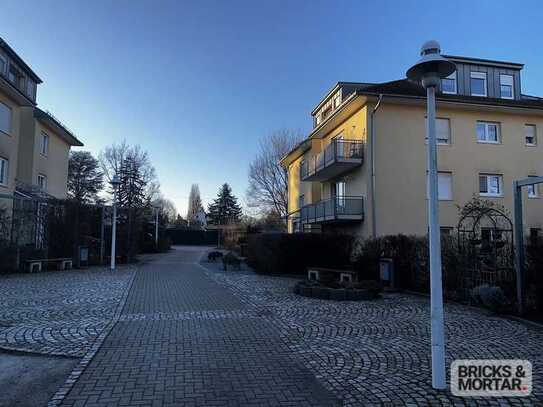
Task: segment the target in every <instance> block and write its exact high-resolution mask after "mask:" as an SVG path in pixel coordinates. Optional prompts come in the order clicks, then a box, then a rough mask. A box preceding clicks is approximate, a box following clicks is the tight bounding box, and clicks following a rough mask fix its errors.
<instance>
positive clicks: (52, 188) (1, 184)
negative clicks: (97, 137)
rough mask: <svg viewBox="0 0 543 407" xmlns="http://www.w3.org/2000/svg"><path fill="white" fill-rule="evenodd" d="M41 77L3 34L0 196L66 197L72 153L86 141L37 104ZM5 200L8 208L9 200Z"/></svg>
mask: <svg viewBox="0 0 543 407" xmlns="http://www.w3.org/2000/svg"><path fill="white" fill-rule="evenodd" d="M40 83H42V81H41V79H40V78H39V77H38V76H37V75H36V74H35V73H34V71H32V69H31V68H30V67H29V66H28V65H27V64H26V63H25V62H24V61H23V60H22V59H21V58H20V57H19V56H18V55H17V53H16V52H15V51H14V50H13V49H12V48H11V47H10V46H9V45H8V44H7V43H6V42H5V41H3V40H2V39H1V38H0V196H4V197H5V196H13V195H17V194H20V195H24V196H30V195H33V194H36V193H39V194H40V195H41V196H43V195H45V196H52V197H55V198H60V199H63V198H66V190H67V177H68V157H69V151H70V148H71V147H72V146H82V145H83V144H82V143H81V142H80V141H79V140H78V139H77V138H76V137H75V136H74V135H73V133H72V132H70V131H69V130H68V129H67V128H66V127H65V126H64V125H63V124H62V123H61V122H60V121H59V120H58V119H56V118H55V117H54V116H53V115H51V114H50V113H48V112H46V111H44V110H42V109H40V108H38V107H37V102H36V95H37V86H38V85H39V84H40ZM0 202H3V203H5V205H7V206H9V200H8V199H4V200H2V201H0Z"/></svg>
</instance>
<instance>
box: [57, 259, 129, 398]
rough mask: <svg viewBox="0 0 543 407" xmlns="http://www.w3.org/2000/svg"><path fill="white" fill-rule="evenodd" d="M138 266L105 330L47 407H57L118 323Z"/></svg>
mask: <svg viewBox="0 0 543 407" xmlns="http://www.w3.org/2000/svg"><path fill="white" fill-rule="evenodd" d="M138 268H139V267H138V266H136V267H135V270H134V274H133V275H132V277H131V278H130V281H129V283H128V287H127V289H126V291H125V292H124V294H123V297H122V298H121V301H119V304H118V305H117V309H116V310H115V315H114V316H113V318H112V319H111V321H110V322H109V324H108V325H107V326H106V328H105V329H104V330H103V331H102V332H101V333H100V335H98V337H97V338H96V339H95V340H94V343H93V344H92V346H91V347H90V349H89V350H88V351H87V352H86V353H85V355H84V356H83V357H82V358H81V360H80V361H79V363H78V364H77V365H76V367H75V368H74V369H73V370H72V372H71V373H70V375H69V376H68V378H67V379H66V381H65V382H64V384H63V385H61V386H60V388H59V389H58V390H57V392H56V393H55V394H54V395H53V397H51V399H50V400H49V402H48V403H47V407H56V406H59V405H60V404H61V403H62V402H63V401H64V399H65V398H66V396H67V395H68V393H69V392H70V391H71V390H72V387H73V386H74V384H75V383H76V382H77V380H78V379H79V377H80V376H81V375H82V374H83V372H84V371H85V369H86V368H87V366H88V365H89V364H90V362H91V361H92V359H93V358H94V356H95V355H96V354H97V353H98V351H99V350H100V348H101V347H102V344H103V343H104V341H105V339H106V338H107V336H108V335H109V333H110V332H111V330H112V329H113V327H114V326H115V325H116V324H117V322H119V319H120V316H121V314H122V311H123V309H124V306H125V304H126V300H127V299H128V295H129V294H130V291H131V290H132V285H133V284H134V280H135V279H136V275H137V273H138Z"/></svg>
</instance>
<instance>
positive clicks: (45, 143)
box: [40, 131, 51, 157]
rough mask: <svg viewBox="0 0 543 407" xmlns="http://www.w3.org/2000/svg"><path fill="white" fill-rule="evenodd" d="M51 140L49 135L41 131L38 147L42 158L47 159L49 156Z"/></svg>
mask: <svg viewBox="0 0 543 407" xmlns="http://www.w3.org/2000/svg"><path fill="white" fill-rule="evenodd" d="M50 139H51V138H50V137H49V134H47V133H46V132H44V131H42V132H41V146H40V154H41V155H42V156H44V157H47V156H48V155H49V140H50Z"/></svg>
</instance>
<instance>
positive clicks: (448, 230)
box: [439, 226, 453, 238]
mask: <svg viewBox="0 0 543 407" xmlns="http://www.w3.org/2000/svg"><path fill="white" fill-rule="evenodd" d="M439 232H440V234H441V237H442V238H447V237H451V236H452V233H453V228H452V227H450V226H440V228H439Z"/></svg>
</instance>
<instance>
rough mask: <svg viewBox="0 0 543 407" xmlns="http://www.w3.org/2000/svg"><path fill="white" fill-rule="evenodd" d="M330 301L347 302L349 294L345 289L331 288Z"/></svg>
mask: <svg viewBox="0 0 543 407" xmlns="http://www.w3.org/2000/svg"><path fill="white" fill-rule="evenodd" d="M328 290H329V292H330V299H331V300H334V301H345V300H346V299H347V293H346V291H347V290H345V289H344V288H337V289H336V288H329V289H328Z"/></svg>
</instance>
